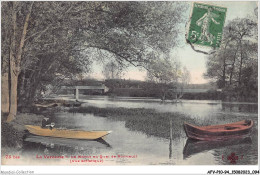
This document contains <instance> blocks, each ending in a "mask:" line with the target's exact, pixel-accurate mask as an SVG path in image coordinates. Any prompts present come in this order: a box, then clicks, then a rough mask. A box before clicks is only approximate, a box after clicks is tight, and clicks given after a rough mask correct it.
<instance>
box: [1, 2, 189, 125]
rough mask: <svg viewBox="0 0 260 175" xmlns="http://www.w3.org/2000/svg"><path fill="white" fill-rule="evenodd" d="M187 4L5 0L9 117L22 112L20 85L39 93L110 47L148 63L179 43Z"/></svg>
mask: <svg viewBox="0 0 260 175" xmlns="http://www.w3.org/2000/svg"><path fill="white" fill-rule="evenodd" d="M184 8H185V7H184V6H183V5H182V4H180V3H178V2H14V1H13V2H2V9H4V10H3V11H2V19H3V20H2V30H4V31H3V32H2V38H3V36H4V37H5V38H4V39H2V41H3V40H4V42H3V43H2V44H4V46H2V49H4V50H5V53H7V54H5V55H4V56H3V57H5V58H4V59H3V61H2V68H3V67H6V68H4V69H2V70H4V71H5V72H10V75H11V76H10V77H8V78H10V79H11V84H10V99H6V100H7V101H10V111H9V116H8V121H11V120H13V119H14V117H15V115H16V113H17V97H18V96H17V89H19V92H18V94H19V93H21V95H22V96H23V97H24V99H27V96H29V99H34V97H35V95H36V94H37V89H39V86H41V87H44V86H46V85H47V84H51V83H52V82H53V83H55V82H57V81H52V80H56V79H57V78H58V79H62V78H65V77H68V76H72V75H73V74H76V73H80V72H82V71H84V68H86V69H87V70H88V66H89V65H90V64H91V58H92V57H91V56H93V55H95V56H98V55H99V54H104V53H107V52H108V53H110V54H113V55H114V57H115V58H116V59H117V61H118V62H120V63H130V64H134V65H136V66H145V65H147V64H149V63H150V62H151V61H152V60H151V59H150V57H149V56H148V55H149V53H150V52H151V51H156V52H169V50H170V49H172V48H173V47H175V46H176V45H177V44H178V40H177V36H178V23H179V22H181V19H182V18H181V17H182V13H181V12H183V11H184V10H183V9H184ZM93 53H94V54H93ZM9 63H10V64H9ZM47 73H48V75H46V74H47ZM49 73H50V74H49ZM2 76H7V74H4V73H3V72H2ZM8 78H6V79H8ZM28 87H30V88H32V90H29V91H28V90H26V89H27V88H28ZM3 88H5V90H6V89H7V88H8V87H3ZM7 91H9V90H7ZM27 91H28V92H27ZM2 92H3V90H2ZM21 99H22V98H21Z"/></svg>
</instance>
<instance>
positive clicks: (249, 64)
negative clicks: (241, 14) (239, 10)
mask: <svg viewBox="0 0 260 175" xmlns="http://www.w3.org/2000/svg"><path fill="white" fill-rule="evenodd" d="M257 47H258V43H257V21H256V20H254V18H251V19H250V18H242V19H241V18H237V19H234V20H232V21H230V22H229V23H228V24H227V26H226V27H225V29H224V39H223V43H222V45H221V47H220V49H219V50H218V51H217V52H216V53H214V54H213V55H210V56H209V57H208V62H207V73H206V74H205V76H206V77H208V78H210V79H211V80H213V81H215V82H217V85H218V87H219V88H222V89H223V91H224V93H226V94H227V95H226V97H227V98H229V99H230V100H232V99H236V100H252V99H253V100H256V99H255V97H256V96H257V70H258V67H257V62H258V60H257V58H258V57H257ZM245 77H246V78H245ZM254 96H255V97H254Z"/></svg>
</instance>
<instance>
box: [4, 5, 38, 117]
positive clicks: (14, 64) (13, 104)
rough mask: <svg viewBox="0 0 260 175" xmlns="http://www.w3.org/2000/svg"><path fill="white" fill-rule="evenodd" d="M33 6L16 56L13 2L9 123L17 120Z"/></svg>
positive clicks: (14, 7) (26, 20)
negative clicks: (19, 82)
mask: <svg viewBox="0 0 260 175" xmlns="http://www.w3.org/2000/svg"><path fill="white" fill-rule="evenodd" d="M32 5H33V2H32V4H31V6H30V8H29V12H28V13H27V15H26V17H25V22H24V26H23V33H22V36H21V40H20V44H19V47H18V51H17V54H16V57H15V56H14V54H15V39H16V37H15V35H16V28H17V24H16V15H17V14H16V3H15V2H13V12H12V20H13V37H12V44H11V49H10V50H11V54H10V72H11V73H10V74H11V95H10V112H9V115H8V117H7V122H11V121H12V120H13V119H15V116H16V113H17V87H18V86H17V85H18V76H19V73H20V69H21V58H22V52H23V46H24V42H25V37H26V33H27V28H28V24H29V19H30V16H31V11H32Z"/></svg>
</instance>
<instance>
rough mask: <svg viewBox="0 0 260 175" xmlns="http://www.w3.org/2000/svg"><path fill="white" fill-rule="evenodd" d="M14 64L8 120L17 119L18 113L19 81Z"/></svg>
mask: <svg viewBox="0 0 260 175" xmlns="http://www.w3.org/2000/svg"><path fill="white" fill-rule="evenodd" d="M13 69H14V66H13V65H11V89H10V90H11V96H10V111H9V115H8V117H7V120H6V121H7V122H11V121H12V120H13V119H15V116H16V113H17V83H18V76H17V74H15V71H14V70H13Z"/></svg>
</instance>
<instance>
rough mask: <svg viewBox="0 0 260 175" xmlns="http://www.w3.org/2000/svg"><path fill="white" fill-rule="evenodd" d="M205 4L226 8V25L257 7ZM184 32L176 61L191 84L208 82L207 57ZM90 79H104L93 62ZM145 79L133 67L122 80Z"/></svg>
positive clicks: (250, 4) (253, 4)
mask: <svg viewBox="0 0 260 175" xmlns="http://www.w3.org/2000/svg"><path fill="white" fill-rule="evenodd" d="M183 3H188V5H189V9H188V10H187V12H186V13H185V14H184V15H185V16H186V18H187V21H188V20H189V16H190V13H191V10H192V9H191V7H192V2H183ZM203 3H205V4H212V5H218V6H222V7H226V8H227V14H226V20H225V24H227V22H228V21H230V20H233V19H235V18H243V17H246V16H248V15H249V16H253V15H254V9H255V8H256V7H257V5H258V4H257V1H239V2H236V1H229V2H223V1H221V2H215V1H211V2H206V1H203ZM187 21H184V24H186V22H187ZM185 32H186V29H185V28H184V29H183V32H182V34H181V35H182V36H181V42H180V47H178V48H174V49H172V50H173V54H174V56H177V58H178V60H179V61H180V62H181V66H185V67H186V68H187V69H188V70H189V71H190V74H191V80H190V83H191V84H203V83H207V82H209V80H208V79H205V78H204V77H203V73H205V72H206V62H207V56H206V55H204V54H202V53H198V52H195V51H194V50H193V49H192V48H191V47H190V45H188V44H187V43H186V42H185ZM89 76H90V77H91V78H96V79H99V80H102V79H104V76H103V75H102V65H101V64H98V63H96V62H94V65H93V70H92V73H91V74H90V75H89ZM145 77H146V71H145V70H140V68H136V67H134V66H132V67H129V68H128V69H127V71H126V72H125V74H124V76H123V77H122V78H125V79H131V80H141V81H143V80H145Z"/></svg>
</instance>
